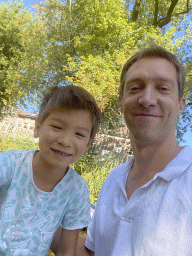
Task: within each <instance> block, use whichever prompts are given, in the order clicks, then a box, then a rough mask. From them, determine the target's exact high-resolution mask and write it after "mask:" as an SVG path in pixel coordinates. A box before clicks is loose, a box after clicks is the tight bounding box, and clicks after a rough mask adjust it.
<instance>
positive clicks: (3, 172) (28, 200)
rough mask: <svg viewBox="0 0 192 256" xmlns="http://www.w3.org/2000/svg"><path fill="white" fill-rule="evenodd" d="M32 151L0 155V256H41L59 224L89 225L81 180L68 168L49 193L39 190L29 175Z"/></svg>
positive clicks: (81, 226) (85, 190)
mask: <svg viewBox="0 0 192 256" xmlns="http://www.w3.org/2000/svg"><path fill="white" fill-rule="evenodd" d="M34 152H35V150H32V151H18V150H10V151H6V152H3V153H1V154H0V255H1V256H4V255H8V256H12V255H14V256H24V255H27V256H37V255H38V256H45V255H46V254H47V252H48V250H49V247H50V244H51V242H52V239H53V236H54V233H55V231H56V230H57V228H58V227H59V225H60V224H61V225H62V227H63V228H65V229H69V230H73V229H81V228H83V227H85V226H88V224H89V223H90V201H89V192H88V187H87V184H86V182H85V181H84V179H83V178H82V177H81V176H80V175H78V174H77V173H76V172H75V171H74V170H73V169H72V168H71V167H70V168H69V170H68V172H67V173H66V175H65V176H64V177H63V179H62V180H61V181H60V182H59V183H58V184H57V186H56V187H55V188H54V190H53V191H52V192H44V191H41V190H39V189H38V188H37V187H36V185H35V183H34V181H33V174H32V159H33V154H34Z"/></svg>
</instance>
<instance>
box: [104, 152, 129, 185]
mask: <svg viewBox="0 0 192 256" xmlns="http://www.w3.org/2000/svg"><path fill="white" fill-rule="evenodd" d="M132 163H133V157H132V158H131V159H130V160H129V161H128V162H126V163H122V164H120V165H118V166H116V167H115V168H114V169H113V170H112V171H111V172H110V173H109V175H108V176H107V179H106V181H109V180H111V179H113V180H114V179H117V178H119V177H121V176H123V177H124V176H126V175H127V172H128V171H129V170H130V167H131V166H132Z"/></svg>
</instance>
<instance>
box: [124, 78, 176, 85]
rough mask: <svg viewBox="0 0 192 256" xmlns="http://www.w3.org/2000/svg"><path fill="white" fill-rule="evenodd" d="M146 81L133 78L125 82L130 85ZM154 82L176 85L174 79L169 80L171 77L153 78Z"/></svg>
mask: <svg viewBox="0 0 192 256" xmlns="http://www.w3.org/2000/svg"><path fill="white" fill-rule="evenodd" d="M144 79H145V77H142V76H141V77H135V78H134V77H133V78H131V79H129V78H128V79H127V81H125V84H130V83H134V82H143V80H144ZM152 80H154V81H161V82H168V83H171V84H172V85H173V84H174V82H175V81H174V80H173V79H172V78H169V77H161V76H159V77H154V78H152Z"/></svg>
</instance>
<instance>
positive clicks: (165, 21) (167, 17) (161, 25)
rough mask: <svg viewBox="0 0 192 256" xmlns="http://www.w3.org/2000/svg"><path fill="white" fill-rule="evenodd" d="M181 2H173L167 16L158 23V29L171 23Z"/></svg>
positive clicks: (175, 0) (173, 0)
mask: <svg viewBox="0 0 192 256" xmlns="http://www.w3.org/2000/svg"><path fill="white" fill-rule="evenodd" d="M178 2H179V0H172V2H171V5H170V7H169V9H168V11H167V16H166V17H164V18H163V19H161V20H159V21H158V22H157V25H158V27H160V28H162V27H164V26H165V25H167V24H168V23H169V22H170V21H171V16H172V13H173V11H174V9H175V6H176V5H177V4H178Z"/></svg>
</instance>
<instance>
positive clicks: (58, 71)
mask: <svg viewBox="0 0 192 256" xmlns="http://www.w3.org/2000/svg"><path fill="white" fill-rule="evenodd" d="M22 5H23V4H22V2H8V3H1V4H0V113H1V114H3V113H2V111H1V110H2V108H3V107H5V106H6V107H9V106H17V104H18V102H19V103H20V104H21V105H24V106H25V104H30V106H38V104H39V102H41V98H42V95H43V94H44V93H45V92H47V90H48V89H50V88H51V87H52V86H56V85H65V84H69V83H73V84H75V85H79V86H82V87H84V88H85V89H87V90H88V91H89V92H90V93H92V94H93V96H94V97H95V98H96V100H97V102H98V104H99V106H100V107H101V109H102V113H103V121H102V125H101V131H102V132H103V133H105V134H110V135H119V130H120V129H119V127H122V126H123V125H124V124H123V122H122V118H121V115H120V112H119V105H118V87H119V77H120V72H121V69H122V66H123V65H124V63H125V61H126V60H127V58H129V57H130V56H131V55H132V54H133V53H135V52H136V51H138V50H139V49H141V48H143V47H144V46H147V45H148V44H149V43H150V42H156V43H157V44H159V45H161V46H164V47H166V48H167V49H168V50H170V51H171V52H173V53H175V54H176V55H177V56H178V58H179V59H180V60H181V61H182V62H183V63H184V67H185V70H186V75H187V76H186V88H185V96H186V97H187V99H188V101H191V97H192V95H191V84H192V83H191V78H192V58H191V49H192V40H191V39H192V19H191V17H192V3H191V1H189V0H172V1H170V0H164V1H160V0H155V1H154V0H67V1H61V0H44V1H41V3H40V4H37V5H35V6H34V9H33V12H32V10H30V9H29V10H26V9H23V8H22ZM34 10H35V11H34ZM190 118H191V116H190V112H189V107H187V108H186V109H185V112H184V113H183V115H182V119H183V120H182V121H183V122H182V125H181V122H180V124H179V126H178V130H177V131H178V132H177V137H178V138H179V139H180V140H181V139H182V135H183V133H184V132H185V131H186V129H187V128H188V129H192V125H191V122H190V120H191V119H190Z"/></svg>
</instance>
